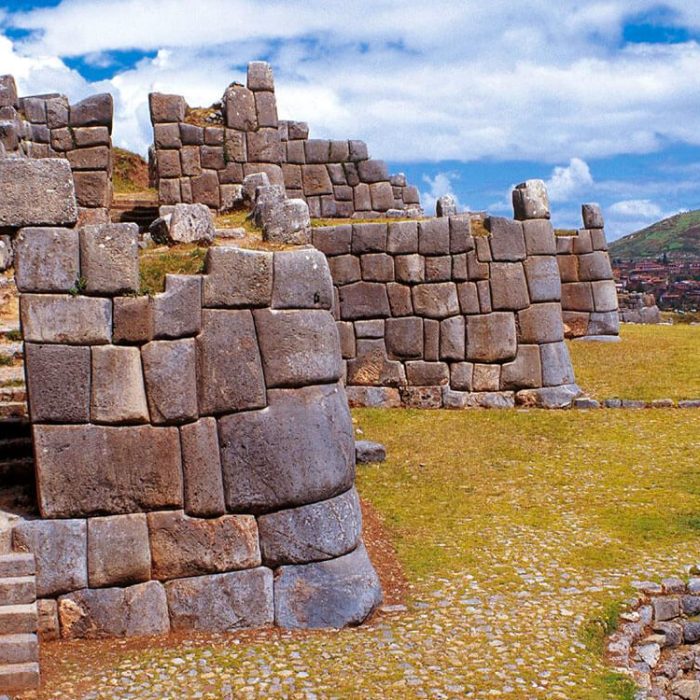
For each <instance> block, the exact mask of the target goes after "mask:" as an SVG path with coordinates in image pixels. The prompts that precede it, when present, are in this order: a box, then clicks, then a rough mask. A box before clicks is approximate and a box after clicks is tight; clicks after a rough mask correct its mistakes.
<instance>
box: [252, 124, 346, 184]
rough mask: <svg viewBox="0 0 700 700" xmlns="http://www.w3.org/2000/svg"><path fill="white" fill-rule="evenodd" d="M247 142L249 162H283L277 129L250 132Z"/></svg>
mask: <svg viewBox="0 0 700 700" xmlns="http://www.w3.org/2000/svg"><path fill="white" fill-rule="evenodd" d="M246 142H247V146H248V160H250V161H251V162H252V163H279V162H280V161H281V160H282V152H283V151H282V142H281V141H280V135H279V132H278V131H277V127H275V128H261V129H258V131H252V132H248V134H247V136H246ZM327 176H328V175H327V174H326V177H327ZM332 191H333V190H332V188H331V192H332Z"/></svg>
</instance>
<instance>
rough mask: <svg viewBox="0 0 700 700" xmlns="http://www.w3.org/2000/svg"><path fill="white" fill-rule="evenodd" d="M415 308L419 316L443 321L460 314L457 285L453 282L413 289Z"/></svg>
mask: <svg viewBox="0 0 700 700" xmlns="http://www.w3.org/2000/svg"><path fill="white" fill-rule="evenodd" d="M413 308H414V309H415V312H416V314H418V315H419V316H425V317H426V318H435V319H442V318H447V317H449V316H455V315H456V314H458V313H459V300H458V298H457V285H456V284H454V283H453V282H440V283H438V284H419V285H417V286H415V287H414V288H413Z"/></svg>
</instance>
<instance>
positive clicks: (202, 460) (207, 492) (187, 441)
mask: <svg viewBox="0 0 700 700" xmlns="http://www.w3.org/2000/svg"><path fill="white" fill-rule="evenodd" d="M180 443H181V446H182V473H183V478H184V495H185V513H187V515H191V516H195V517H201V518H207V517H209V518H211V517H216V516H219V515H223V514H224V512H225V511H226V506H225V504H224V483H223V477H222V473H221V456H220V454H219V437H218V433H217V430H216V419H215V418H202V419H201V420H198V421H197V422H196V423H189V424H188V425H183V426H182V427H181V428H180Z"/></svg>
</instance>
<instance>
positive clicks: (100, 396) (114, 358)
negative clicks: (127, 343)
mask: <svg viewBox="0 0 700 700" xmlns="http://www.w3.org/2000/svg"><path fill="white" fill-rule="evenodd" d="M90 415H91V417H92V420H93V421H94V422H95V423H147V422H148V405H147V403H146V391H145V388H144V383H143V370H142V368H141V353H140V352H139V349H138V348H130V347H121V346H115V345H104V346H99V347H95V348H93V349H92V385H91V392H90Z"/></svg>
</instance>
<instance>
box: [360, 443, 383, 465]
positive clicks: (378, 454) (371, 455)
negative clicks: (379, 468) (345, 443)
mask: <svg viewBox="0 0 700 700" xmlns="http://www.w3.org/2000/svg"><path fill="white" fill-rule="evenodd" d="M355 461H356V462H357V464H376V463H378V462H385V461H386V447H384V445H382V444H381V443H379V442H372V441H371V440H356V441H355Z"/></svg>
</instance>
